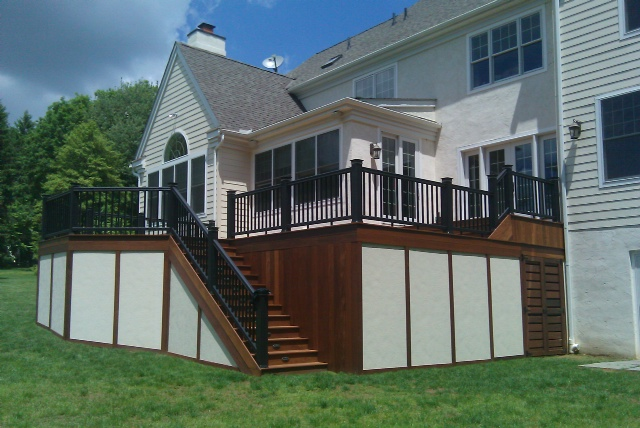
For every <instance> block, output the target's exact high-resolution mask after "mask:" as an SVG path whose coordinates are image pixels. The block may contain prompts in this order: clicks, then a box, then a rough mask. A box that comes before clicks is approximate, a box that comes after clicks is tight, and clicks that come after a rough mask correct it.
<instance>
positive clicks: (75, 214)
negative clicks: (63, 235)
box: [69, 184, 80, 233]
mask: <svg viewBox="0 0 640 428" xmlns="http://www.w3.org/2000/svg"><path fill="white" fill-rule="evenodd" d="M79 188H80V185H79V184H73V185H72V187H71V192H70V193H69V233H73V229H74V228H76V227H78V226H79V224H78V221H79V218H80V213H79V211H80V204H79V203H78V193H79V190H78V189H79Z"/></svg>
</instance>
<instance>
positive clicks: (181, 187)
mask: <svg viewBox="0 0 640 428" xmlns="http://www.w3.org/2000/svg"><path fill="white" fill-rule="evenodd" d="M188 173H189V163H188V162H182V163H179V164H178V165H176V175H175V179H176V183H178V186H177V188H178V192H180V194H181V195H182V197H183V198H184V200H185V201H187V175H188Z"/></svg>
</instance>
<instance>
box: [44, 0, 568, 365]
mask: <svg viewBox="0 0 640 428" xmlns="http://www.w3.org/2000/svg"><path fill="white" fill-rule="evenodd" d="M557 12H558V9H557V6H556V4H555V2H552V1H545V0H540V1H524V0H520V1H513V0H510V1H506V0H470V1H465V2H450V1H448V0H420V1H418V2H417V3H415V4H414V5H412V6H411V7H408V8H407V9H405V11H404V13H401V14H399V15H393V16H392V18H391V19H389V20H386V21H384V22H382V23H381V24H380V25H378V26H376V27H373V28H371V29H369V30H367V31H365V32H363V33H360V34H357V35H355V36H353V37H351V38H349V39H347V40H345V41H343V42H341V43H338V44H336V45H334V46H332V47H330V48H328V49H326V50H324V51H322V52H320V53H318V54H316V55H314V56H313V57H311V58H309V59H308V60H307V61H305V62H304V63H303V64H301V65H300V66H299V67H298V68H296V69H295V70H293V71H292V72H291V73H289V74H288V75H286V76H283V75H280V74H277V73H274V72H272V71H270V70H264V69H259V68H256V67H253V66H250V65H247V64H242V63H239V62H237V61H234V60H233V59H230V58H227V57H226V49H225V39H224V38H223V37H221V36H219V35H217V34H215V32H214V28H213V26H211V25H209V24H202V25H200V26H199V28H198V29H196V30H194V31H193V32H191V33H190V34H189V36H188V39H189V40H188V42H187V43H186V44H185V43H176V44H175V46H174V49H173V51H172V53H171V56H170V58H169V61H168V64H167V68H166V70H165V74H164V77H163V79H162V83H161V85H160V89H159V95H158V98H157V99H156V103H155V105H154V108H153V112H152V114H151V116H150V119H149V122H148V125H147V128H146V131H145V134H144V137H143V139H142V141H141V144H140V148H139V151H138V154H137V159H136V160H134V161H133V164H132V166H133V170H134V173H135V174H136V175H137V176H138V179H139V186H140V187H138V188H134V189H106V190H105V189H79V188H77V189H72V190H71V191H69V192H67V193H65V194H62V195H57V196H55V197H51V198H48V199H47V200H46V201H45V214H44V220H43V236H44V237H45V238H46V240H45V241H44V242H43V244H42V246H41V253H40V255H41V259H40V273H39V288H38V315H37V322H38V324H40V325H42V326H44V327H46V328H49V329H51V330H52V331H53V332H54V333H56V334H59V335H60V336H62V337H63V338H65V339H68V340H77V341H86V342H91V343H100V344H104V345H108V346H124V347H135V348H145V349H154V350H159V351H163V352H167V353H170V354H174V355H179V356H183V357H186V358H191V359H195V360H198V361H202V362H207V363H211V364H216V365H220V366H224V367H235V368H237V369H239V370H242V371H245V372H247V373H254V374H259V373H262V372H264V371H269V370H270V371H276V370H303V369H319V368H329V369H330V370H336V371H350V372H357V373H361V372H367V371H375V370H386V369H397V368H407V367H419V366H430V365H446V364H457V363H463V362H473V361H486V360H491V359H498V358H512V357H518V356H525V355H551V354H558V353H566V352H567V346H568V337H567V329H566V316H565V307H566V305H565V292H564V281H563V278H564V275H563V272H564V259H565V252H564V239H563V227H562V224H561V223H560V221H559V220H560V210H559V194H558V185H557V183H558V180H557V177H558V174H559V170H560V163H559V158H558V156H559V154H558V146H559V144H558V138H559V136H560V135H561V134H563V132H562V131H561V129H560V128H561V124H563V123H564V119H563V121H562V122H561V121H560V120H559V117H560V116H561V114H560V113H559V112H561V111H562V112H563V114H564V110H563V109H561V108H560V107H561V104H560V103H558V102H557V97H556V91H557V82H558V81H559V80H560V77H559V75H558V58H559V57H560V54H559V52H558V51H557V49H558V43H557V40H558V37H557V34H558V32H557V25H556V22H557ZM263 287H266V289H268V290H269V293H266V292H264V291H262V290H265V288H263ZM267 320H268V322H267Z"/></svg>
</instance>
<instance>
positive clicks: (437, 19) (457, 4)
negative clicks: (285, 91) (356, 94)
mask: <svg viewBox="0 0 640 428" xmlns="http://www.w3.org/2000/svg"><path fill="white" fill-rule="evenodd" d="M494 1H495V0H420V1H418V2H417V3H415V4H414V5H413V6H411V7H409V8H408V11H407V18H406V19H404V14H403V13H402V12H401V13H399V14H398V16H397V17H396V19H395V24H393V25H392V19H388V20H386V21H384V22H383V23H381V24H379V25H377V26H375V27H373V28H370V29H368V30H366V31H364V32H362V33H360V34H357V35H355V36H353V37H351V38H350V39H348V40H345V41H343V42H341V43H338V44H337V45H334V46H332V47H330V48H328V49H325V50H324V51H322V52H319V53H317V54H315V55H314V56H312V57H311V58H309V59H308V60H306V61H305V62H303V63H302V64H301V65H300V66H299V67H297V68H296V69H295V70H293V71H291V72H290V73H289V74H287V75H288V76H289V77H292V78H294V79H296V80H295V81H294V82H293V83H292V84H291V85H289V88H290V89H294V88H295V87H296V86H297V85H299V84H301V83H303V82H306V81H307V80H310V79H312V78H314V77H316V76H319V75H320V74H322V73H325V72H328V71H331V69H332V68H336V67H338V66H340V65H344V64H347V63H349V62H351V61H354V60H357V59H358V58H361V57H363V56H365V55H367V54H370V53H372V52H375V51H377V50H379V49H382V48H384V47H385V46H389V45H391V44H393V43H395V42H398V41H400V40H403V39H406V38H407V37H410V36H413V35H414V34H417V33H419V32H421V31H423V30H426V29H428V28H431V27H434V26H436V25H438V24H441V23H443V22H446V21H449V20H450V19H453V18H456V17H458V16H460V15H463V14H464V13H466V12H470V11H472V10H474V9H477V8H478V7H481V6H484V5H486V4H488V3H492V2H494ZM338 55H342V58H340V59H339V60H337V61H336V62H335V63H334V64H333V65H331V66H329V67H327V68H325V69H322V68H321V67H322V66H323V65H324V64H326V63H327V62H328V61H329V60H330V59H332V58H334V57H336V56H338Z"/></svg>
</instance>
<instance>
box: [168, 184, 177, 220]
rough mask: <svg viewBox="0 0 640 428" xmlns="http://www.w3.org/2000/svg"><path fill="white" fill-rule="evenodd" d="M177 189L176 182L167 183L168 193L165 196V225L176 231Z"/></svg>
mask: <svg viewBox="0 0 640 428" xmlns="http://www.w3.org/2000/svg"><path fill="white" fill-rule="evenodd" d="M177 191H178V183H175V182H171V183H169V195H168V197H167V213H166V215H167V227H168V228H169V229H173V230H174V231H176V232H177V231H178V207H177V205H178V201H177V200H176V199H177V198H176V192H177Z"/></svg>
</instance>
